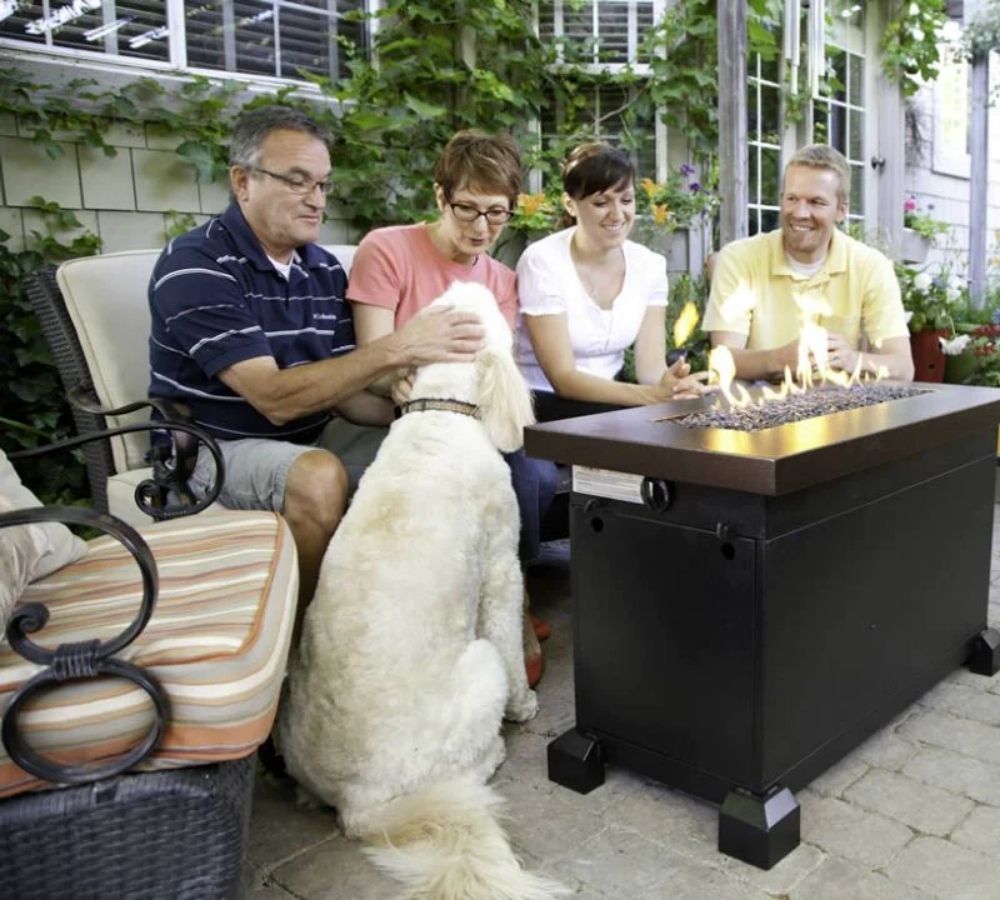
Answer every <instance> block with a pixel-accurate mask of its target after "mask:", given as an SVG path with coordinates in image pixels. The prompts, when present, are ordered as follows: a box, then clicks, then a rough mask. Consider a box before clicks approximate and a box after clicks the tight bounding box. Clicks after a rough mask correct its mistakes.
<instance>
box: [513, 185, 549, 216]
mask: <svg viewBox="0 0 1000 900" xmlns="http://www.w3.org/2000/svg"><path fill="white" fill-rule="evenodd" d="M545 201H546V197H545V194H544V192H542V191H539V192H538V193H537V194H518V195H517V205H518V206H519V207H520V208H521V212H523V213H524V215H526V216H533V215H534V214H535V213H537V212H541V211H542V210H543V209H544V208H545Z"/></svg>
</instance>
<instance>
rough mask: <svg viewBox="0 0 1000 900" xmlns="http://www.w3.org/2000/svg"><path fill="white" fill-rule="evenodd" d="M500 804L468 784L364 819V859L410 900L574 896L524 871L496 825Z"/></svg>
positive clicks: (433, 790)
mask: <svg viewBox="0 0 1000 900" xmlns="http://www.w3.org/2000/svg"><path fill="white" fill-rule="evenodd" d="M502 802H503V800H502V798H501V797H500V796H499V794H497V793H496V792H495V791H494V790H492V789H491V788H489V787H487V786H486V785H483V784H479V783H477V782H476V781H475V780H474V779H473V778H472V777H471V776H469V777H460V778H455V779H451V780H449V781H446V782H441V783H440V784H436V785H432V786H429V787H426V788H422V789H420V790H419V791H417V792H415V793H413V794H410V795H409V796H406V797H400V798H397V799H396V800H392V801H390V802H389V803H386V804H385V805H383V806H382V807H380V808H379V809H378V811H377V812H375V813H373V814H370V815H366V816H365V822H364V827H363V829H359V830H361V831H362V832H363V833H361V834H359V836H360V837H364V838H365V839H366V840H367V841H368V842H369V843H370V844H373V845H375V846H372V847H369V848H367V849H366V851H365V852H366V853H367V854H368V855H369V856H370V857H371V858H372V860H373V861H374V862H375V864H376V865H378V866H379V867H380V868H382V869H383V870H385V871H386V872H388V873H389V874H390V875H392V876H393V877H394V878H396V879H398V880H399V881H401V882H402V883H403V884H404V885H405V886H406V888H407V891H408V894H407V896H408V897H410V898H412V900H551V898H555V897H562V896H565V895H566V894H569V893H570V891H569V889H568V888H566V887H565V886H563V885H561V884H558V883H557V882H555V881H550V880H549V879H547V878H542V877H539V876H537V875H532V874H531V873H530V872H526V871H525V870H524V869H522V868H521V865H520V863H519V862H518V860H517V858H516V857H515V856H514V853H513V851H512V850H511V848H510V844H509V843H508V841H507V835H506V834H505V833H504V830H503V828H502V827H501V826H500V824H499V822H498V820H497V811H498V810H497V807H499V806H500V804H501V803H502Z"/></svg>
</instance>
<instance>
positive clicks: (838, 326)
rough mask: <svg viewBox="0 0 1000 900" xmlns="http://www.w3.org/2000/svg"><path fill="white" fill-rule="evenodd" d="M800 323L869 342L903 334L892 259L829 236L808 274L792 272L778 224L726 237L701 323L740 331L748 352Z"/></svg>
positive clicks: (785, 339)
mask: <svg viewBox="0 0 1000 900" xmlns="http://www.w3.org/2000/svg"><path fill="white" fill-rule="evenodd" d="M806 321H813V322H818V323H819V324H820V325H822V326H823V327H824V328H826V329H827V330H828V331H835V332H839V333H840V334H842V335H843V336H844V338H845V339H846V340H847V341H848V342H849V343H850V344H851V345H853V346H855V347H857V346H858V342H859V338H860V337H861V335H862V334H864V335H865V336H866V337H867V338H868V341H869V344H870V345H871V346H873V347H877V346H879V345H880V343H881V342H882V341H884V340H886V339H887V338H894V337H906V336H907V335H908V334H909V332H908V330H907V327H906V318H905V316H904V313H903V301H902V299H901V297H900V293H899V283H898V282H897V281H896V273H895V271H893V267H892V263H891V262H890V261H889V260H888V259H887V258H886V257H885V256H884V255H883V254H881V253H879V251H878V250H875V249H874V248H873V247H869V246H867V245H866V244H862V243H861V242H860V241H856V240H854V238H851V237H848V236H847V235H846V234H844V233H843V232H842V231H840V230H836V231H834V233H833V238H832V239H831V241H830V252H829V253H828V254H827V257H826V261H825V262H824V263H823V266H822V267H821V268H820V270H819V271H818V272H816V273H815V274H814V275H813V276H811V277H809V278H803V277H802V276H801V275H798V274H796V273H795V272H793V271H792V269H791V267H790V266H789V265H788V260H787V259H786V257H785V250H784V247H783V246H782V243H781V229H778V230H777V231H770V232H768V233H766V234H758V235H755V236H754V237H751V238H746V239H744V240H740V241H734V242H733V243H731V244H728V245H727V246H726V247H723V249H722V250H721V251H719V254H718V257H717V258H716V261H715V270H714V272H713V274H712V292H711V295H710V296H709V300H708V306H707V308H706V309H705V319H704V322H703V323H702V328H703V329H704V330H705V331H706V332H712V331H733V332H736V333H737V334H745V335H747V336H748V339H747V349H748V350H770V349H772V348H774V347H782V346H784V345H785V344H787V343H789V342H791V341H794V340H796V339H797V338H798V336H799V332H800V330H801V328H802V325H803V323H804V322H806Z"/></svg>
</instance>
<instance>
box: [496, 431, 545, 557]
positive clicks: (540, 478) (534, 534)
mask: <svg viewBox="0 0 1000 900" xmlns="http://www.w3.org/2000/svg"><path fill="white" fill-rule="evenodd" d="M503 458H504V461H505V462H506V463H507V465H508V466H509V467H510V480H511V483H512V484H513V485H514V493H515V494H516V495H517V506H518V509H519V510H520V512H521V539H520V542H519V544H518V548H517V555H518V558H519V559H520V560H521V562H522V563H527V562H531V560H533V559H534V558H535V557H536V556H538V553H539V549H540V547H541V538H540V535H541V525H542V518H543V517H544V516H545V513H546V512H547V511H548V508H549V507H550V506H551V505H552V498H553V497H554V496H555V493H556V485H557V484H558V475H557V473H556V464H555V463H554V462H549V461H548V460H547V459H533V458H532V457H530V456H525V454H524V449H523V448H522V449H521V450H515V451H514V452H513V453H505V454H503Z"/></svg>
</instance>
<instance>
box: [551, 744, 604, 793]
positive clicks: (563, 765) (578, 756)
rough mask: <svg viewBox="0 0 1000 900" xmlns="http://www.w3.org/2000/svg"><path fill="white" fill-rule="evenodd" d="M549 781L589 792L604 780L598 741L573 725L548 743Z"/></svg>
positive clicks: (602, 760) (581, 791)
mask: <svg viewBox="0 0 1000 900" xmlns="http://www.w3.org/2000/svg"><path fill="white" fill-rule="evenodd" d="M548 762H549V781H554V782H555V783H556V784H561V785H562V786H563V787H568V788H571V789H572V790H574V791H576V792H577V793H579V794H589V793H590V792H591V791H592V790H593V789H594V788H596V787H600V786H601V785H602V784H604V758H603V754H602V753H601V744H600V742H599V741H598V740H597V739H596V738H593V737H590V736H589V735H586V734H584V733H583V732H581V731H577V730H576V729H575V728H571V729H570V730H569V731H567V732H565V733H564V734H562V735H560V736H559V737H557V738H556V739H555V740H554V741H552V743H551V744H549V746H548Z"/></svg>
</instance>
